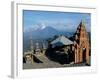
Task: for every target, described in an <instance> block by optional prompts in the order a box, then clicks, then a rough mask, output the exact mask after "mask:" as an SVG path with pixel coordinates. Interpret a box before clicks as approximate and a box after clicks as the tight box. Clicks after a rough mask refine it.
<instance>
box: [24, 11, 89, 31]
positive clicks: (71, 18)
mask: <svg viewBox="0 0 100 80" xmlns="http://www.w3.org/2000/svg"><path fill="white" fill-rule="evenodd" d="M81 21H83V22H84V24H85V26H86V30H87V31H88V32H90V26H91V15H90V14H89V13H75V12H54V11H53V12H52V11H34V10H23V26H24V31H26V30H28V29H29V28H32V29H34V30H35V29H38V28H41V29H44V28H45V27H47V26H51V27H53V28H55V29H57V30H61V31H76V28H77V27H78V25H79V23H80V22H81Z"/></svg>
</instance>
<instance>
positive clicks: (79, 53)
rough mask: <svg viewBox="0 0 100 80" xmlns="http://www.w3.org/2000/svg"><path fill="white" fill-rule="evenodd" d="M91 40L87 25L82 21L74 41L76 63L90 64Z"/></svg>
mask: <svg viewBox="0 0 100 80" xmlns="http://www.w3.org/2000/svg"><path fill="white" fill-rule="evenodd" d="M89 50H90V48H89V38H88V33H87V32H86V29H85V25H84V24H83V22H82V21H81V22H80V24H79V26H78V28H77V30H76V33H75V39H74V52H75V63H81V62H86V63H87V64H89V58H90V57H89V52H90V51H89Z"/></svg>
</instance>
